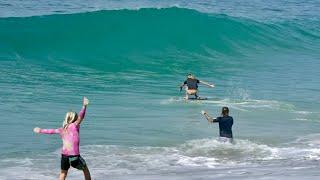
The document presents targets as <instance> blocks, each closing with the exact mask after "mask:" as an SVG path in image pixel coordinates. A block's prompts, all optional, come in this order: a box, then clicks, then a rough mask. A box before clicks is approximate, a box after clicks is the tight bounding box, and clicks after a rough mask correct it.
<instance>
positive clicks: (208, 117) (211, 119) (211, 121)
mask: <svg viewBox="0 0 320 180" xmlns="http://www.w3.org/2000/svg"><path fill="white" fill-rule="evenodd" d="M201 114H202V115H204V117H205V118H206V119H207V120H208V122H210V123H213V122H216V119H214V118H212V117H211V116H209V114H208V113H207V112H206V111H204V110H202V111H201Z"/></svg>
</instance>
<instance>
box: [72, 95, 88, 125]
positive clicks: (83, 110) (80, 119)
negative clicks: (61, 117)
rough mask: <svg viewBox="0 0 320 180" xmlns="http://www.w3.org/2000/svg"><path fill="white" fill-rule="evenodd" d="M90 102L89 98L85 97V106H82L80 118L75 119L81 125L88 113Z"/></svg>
mask: <svg viewBox="0 0 320 180" xmlns="http://www.w3.org/2000/svg"><path fill="white" fill-rule="evenodd" d="M88 104H89V100H88V98H86V97H83V106H82V109H81V111H80V112H79V116H78V119H77V120H76V121H75V123H76V124H77V125H80V124H81V122H82V120H83V119H84V116H85V115H86V110H87V106H88Z"/></svg>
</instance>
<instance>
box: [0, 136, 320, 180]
mask: <svg viewBox="0 0 320 180" xmlns="http://www.w3.org/2000/svg"><path fill="white" fill-rule="evenodd" d="M313 138H314V136H312V138H310V137H305V138H300V139H299V140H297V141H295V142H294V143H292V144H291V146H289V147H272V146H268V145H266V144H259V143H254V142H252V141H249V140H235V143H233V144H231V143H223V142H220V141H218V140H215V139H199V140H191V141H187V142H186V143H183V144H181V145H178V146H172V147H151V146H143V147H128V146H115V145H88V146H82V147H81V150H82V156H83V157H84V159H85V160H86V161H87V163H88V165H89V168H90V169H91V171H92V173H93V174H94V175H95V176H99V177H103V176H105V175H114V176H120V175H125V174H127V175H133V174H150V173H151V172H152V173H153V174H154V173H155V174H159V173H160V174H161V173H166V172H172V171H173V172H176V171H177V172H178V171H185V170H186V169H194V168H201V169H216V168H231V167H241V166H242V167H247V166H254V165H255V164H259V163H260V162H261V161H268V162H269V161H270V162H271V161H273V160H283V159H285V160H288V159H290V161H303V160H320V149H319V147H320V146H319V145H320V142H319V143H318V142H317V143H318V144H317V146H316V145H313V146H311V145H310V146H309V145H308V146H305V145H303V144H301V143H300V142H301V141H302V142H304V143H307V144H310V143H311V142H313V143H316V142H314V141H313V140H312V139H313ZM302 139H308V140H309V142H307V141H303V140H302ZM296 144H298V145H300V146H297V145H296ZM0 167H2V168H1V169H0V174H1V175H0V178H2V179H5V177H13V178H12V179H21V178H22V177H41V178H42V179H55V178H56V177H57V174H58V173H59V155H58V154H57V153H56V152H53V153H50V154H47V155H39V156H36V157H33V158H31V157H28V158H5V159H2V160H1V161H0ZM16 172H19V174H17V173H16ZM31 174H32V175H31ZM79 176H82V174H81V172H79V171H76V170H74V171H72V172H71V173H70V177H71V179H73V178H74V179H77V177H79Z"/></svg>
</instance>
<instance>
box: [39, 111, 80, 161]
mask: <svg viewBox="0 0 320 180" xmlns="http://www.w3.org/2000/svg"><path fill="white" fill-rule="evenodd" d="M85 113H86V107H85V106H84V107H83V108H82V109H81V111H80V112H79V116H80V118H82V119H83V118H84V116H85ZM79 129H80V125H77V124H76V123H71V124H69V125H68V126H67V128H65V129H64V128H58V129H41V130H40V133H42V134H60V136H61V139H62V142H63V145H62V149H61V153H62V154H63V155H66V156H73V155H80V150H79V144H80V136H79Z"/></svg>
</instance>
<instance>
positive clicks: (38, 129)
mask: <svg viewBox="0 0 320 180" xmlns="http://www.w3.org/2000/svg"><path fill="white" fill-rule="evenodd" d="M40 130H41V129H40V128H38V127H35V128H34V129H33V132H35V133H40Z"/></svg>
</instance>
